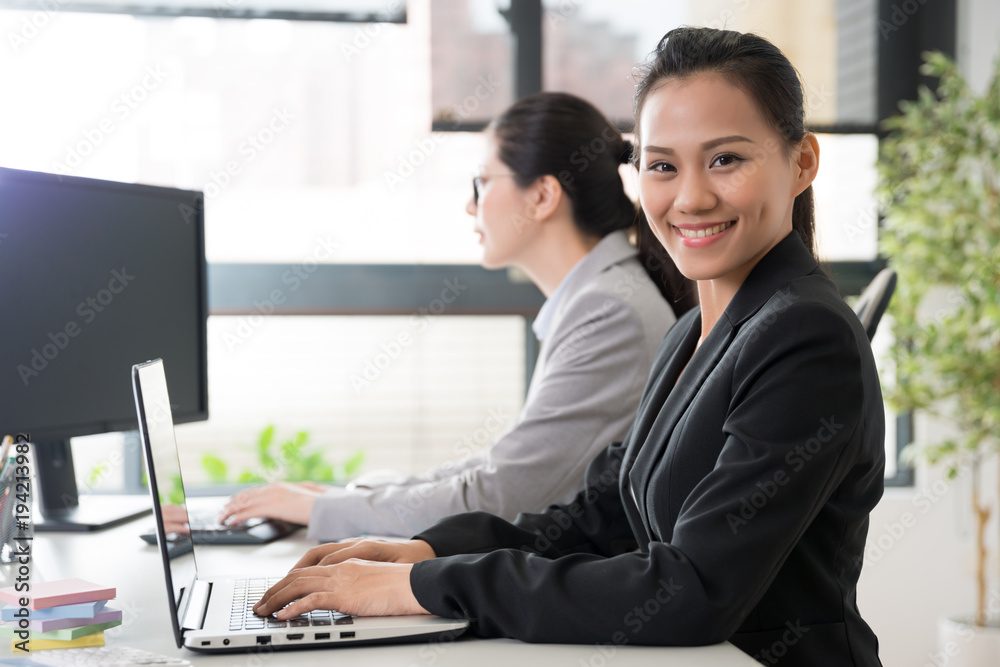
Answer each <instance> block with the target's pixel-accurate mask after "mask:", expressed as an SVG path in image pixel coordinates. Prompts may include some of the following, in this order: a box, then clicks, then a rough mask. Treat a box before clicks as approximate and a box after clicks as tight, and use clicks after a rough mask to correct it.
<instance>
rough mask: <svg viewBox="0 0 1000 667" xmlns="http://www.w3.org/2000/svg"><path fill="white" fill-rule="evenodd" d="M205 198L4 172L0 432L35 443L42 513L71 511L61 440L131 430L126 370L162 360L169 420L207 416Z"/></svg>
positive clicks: (0, 200)
mask: <svg viewBox="0 0 1000 667" xmlns="http://www.w3.org/2000/svg"><path fill="white" fill-rule="evenodd" d="M202 201H203V199H202V195H201V193H198V192H193V191H187V190H177V189H173V188H162V187H153V186H148V185H137V184H129V183H115V182H110V181H101V180H95V179H88V178H79V177H70V176H59V175H55V174H45V173H39V172H30V171H21V170H16V169H7V168H0V431H2V432H3V433H11V434H14V433H29V434H30V435H31V439H32V441H33V442H34V443H36V445H39V446H41V447H42V448H43V451H42V452H40V453H38V454H37V455H36V465H37V468H36V469H37V472H38V475H39V482H40V486H41V487H42V488H41V492H42V495H41V501H42V508H43V512H45V511H46V509H48V510H52V511H53V512H55V511H57V510H61V509H63V508H70V507H75V506H76V504H77V501H76V497H77V494H76V488H75V482H73V481H72V461H71V460H69V461H68V467H67V466H66V465H64V463H65V462H64V461H62V460H61V459H59V457H68V451H69V448H68V445H67V444H66V441H67V439H68V438H70V437H73V436H81V435H90V434H95V433H105V432H110V431H125V430H134V429H135V428H136V425H137V424H136V415H135V404H134V402H133V398H132V387H131V381H130V380H131V377H130V376H131V369H132V366H133V364H136V363H140V362H143V361H147V360H149V359H156V358H161V359H163V360H164V361H165V363H166V367H167V369H168V370H167V379H168V380H169V382H170V387H171V399H172V405H171V409H172V412H173V414H174V419H175V420H176V421H177V422H190V421H197V420H204V419H207V418H208V380H207V365H206V356H207V354H206V323H207V304H206V299H207V293H206V264H205V251H204V216H203V211H202V206H201V202H202ZM57 459H59V460H57ZM56 476H59V479H58V480H55V479H53V478H54V477H56ZM37 528H41V526H37ZM69 529H72V528H69Z"/></svg>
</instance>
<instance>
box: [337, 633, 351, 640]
mask: <svg viewBox="0 0 1000 667" xmlns="http://www.w3.org/2000/svg"><path fill="white" fill-rule="evenodd" d="M340 638H341V639H354V633H353V632H341V633H340Z"/></svg>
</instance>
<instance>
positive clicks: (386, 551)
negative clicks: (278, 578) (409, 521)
mask: <svg viewBox="0 0 1000 667" xmlns="http://www.w3.org/2000/svg"><path fill="white" fill-rule="evenodd" d="M436 555H437V554H435V553H434V549H432V548H431V545H429V544H427V542H424V541H423V540H406V541H399V542H397V541H393V542H387V541H385V540H371V539H363V538H360V537H356V538H354V539H350V540H344V541H343V542H333V543H331V544H321V545H319V546H318V547H313V548H312V549H310V550H309V551H307V552H306V555H305V556H303V557H302V558H300V559H299V562H298V563H296V564H295V567H294V568H292V571H293V572H294V571H295V570H297V569H301V568H304V567H313V566H316V565H336V564H337V563H343V562H344V561H347V560H350V559H352V558H356V559H360V560H368V561H378V562H385V563H419V562H420V561H422V560H429V559H431V558H434V557H435V556H436Z"/></svg>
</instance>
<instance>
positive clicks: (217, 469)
mask: <svg viewBox="0 0 1000 667" xmlns="http://www.w3.org/2000/svg"><path fill="white" fill-rule="evenodd" d="M274 432H275V429H274V425H273V424H269V425H268V426H267V427H265V428H264V430H262V431H261V432H260V435H259V436H258V437H257V443H256V445H255V446H254V451H255V453H256V455H257V461H258V464H259V465H258V467H257V468H256V469H255V470H251V469H244V470H242V471H241V472H240V473H239V474H237V475H236V479H235V480H231V479H230V470H229V465H228V464H227V463H226V462H225V461H223V460H222V459H221V458H219V457H218V456H215V455H214V454H205V455H204V456H202V457H201V465H202V468H204V470H205V472H206V473H208V477H209V479H210V480H211V482H212V483H213V484H226V483H229V482H232V481H235V482H236V483H237V484H266V483H268V482H279V481H282V482H305V481H310V482H321V483H326V484H339V483H342V482H346V481H347V480H349V479H350V478H351V477H353V476H354V475H355V474H356V473H357V471H358V469H359V468H360V467H361V464H362V462H363V461H364V458H365V452H364V450H362V449H359V450H357V451H355V452H354V453H353V454H351V455H350V456H349V457H348V458H347V459H346V460H345V461H343V462H342V463H337V464H334V463H330V462H328V461H327V460H326V458H325V456H324V450H323V449H322V448H320V447H313V446H310V445H309V433H308V432H307V431H298V432H297V433H296V434H295V435H294V436H292V437H291V438H289V439H287V440H285V441H284V442H281V443H280V444H279V443H278V442H277V441H276V439H275V437H274Z"/></svg>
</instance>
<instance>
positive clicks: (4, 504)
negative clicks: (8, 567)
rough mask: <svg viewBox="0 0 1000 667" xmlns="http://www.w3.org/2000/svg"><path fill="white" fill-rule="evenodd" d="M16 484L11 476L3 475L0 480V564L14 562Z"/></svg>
mask: <svg viewBox="0 0 1000 667" xmlns="http://www.w3.org/2000/svg"><path fill="white" fill-rule="evenodd" d="M16 485H17V482H16V481H15V480H14V476H13V475H9V476H8V475H4V478H2V479H0V563H10V562H13V561H14V557H15V546H14V537H15V536H16V535H17V519H16V518H15V517H14V514H15V510H14V508H15V507H16V506H17V498H16V496H17V493H16V491H17V487H16Z"/></svg>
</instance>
